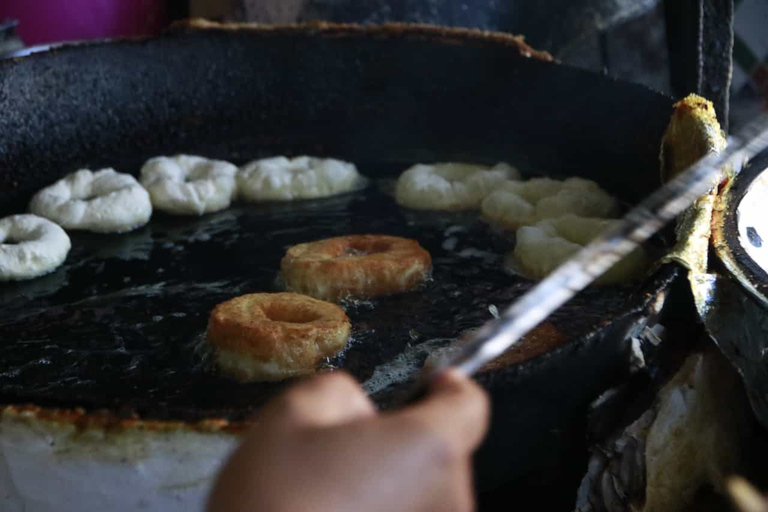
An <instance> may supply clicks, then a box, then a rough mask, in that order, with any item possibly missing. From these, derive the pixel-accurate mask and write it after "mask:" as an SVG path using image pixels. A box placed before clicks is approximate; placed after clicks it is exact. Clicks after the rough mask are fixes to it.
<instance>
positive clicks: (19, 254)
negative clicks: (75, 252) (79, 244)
mask: <svg viewBox="0 0 768 512" xmlns="http://www.w3.org/2000/svg"><path fill="white" fill-rule="evenodd" d="M8 241H10V242H13V243H6V242H8ZM71 247H72V244H71V243H70V241H69V236H67V233H66V232H65V231H64V230H63V229H61V228H60V227H59V226H57V225H56V224H54V223H53V222H51V221H49V220H48V219H44V218H42V217H38V216H36V215H29V214H25V215H13V216H11V217H6V218H4V219H0V281H22V280H25V279H32V278H35V277H39V276H42V275H45V274H48V273H49V272H53V271H54V270H55V269H56V268H58V267H59V265H61V264H62V263H64V260H66V259H67V254H69V249H70V248H71Z"/></svg>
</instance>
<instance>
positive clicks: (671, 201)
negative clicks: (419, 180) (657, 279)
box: [418, 113, 768, 389]
mask: <svg viewBox="0 0 768 512" xmlns="http://www.w3.org/2000/svg"><path fill="white" fill-rule="evenodd" d="M767 147H768V114H765V113H764V114H761V115H760V116H758V117H757V118H756V119H755V120H754V121H752V122H751V123H749V124H748V125H747V126H745V127H744V128H743V129H742V130H740V131H739V133H738V134H736V135H735V136H733V137H731V138H730V140H729V144H728V147H727V148H726V149H725V150H724V151H722V152H721V153H719V154H715V153H710V154H709V155H707V156H705V157H704V158H702V159H701V160H699V161H698V162H697V163H695V164H694V165H692V166H691V167H690V168H689V169H688V170H686V171H685V172H683V173H681V174H679V175H678V176H677V177H675V178H674V179H673V180H671V181H669V182H668V183H667V184H666V185H664V186H663V187H662V188H660V189H659V190H657V191H656V192H654V193H653V194H652V195H650V196H649V197H648V198H646V199H645V200H644V201H643V202H641V203H640V204H639V205H638V206H636V207H635V208H633V209H632V210H631V211H630V212H629V213H628V214H627V215H626V216H625V217H624V218H623V219H622V220H621V221H620V222H619V223H618V224H617V225H616V226H615V227H613V228H612V229H610V230H607V231H606V232H604V233H603V234H602V235H600V236H598V237H597V238H596V239H595V240H593V241H592V242H591V243H589V244H588V245H587V246H585V247H584V248H583V249H581V250H580V251H579V252H578V253H576V254H575V255H574V256H573V257H571V258H570V259H569V260H567V261H566V262H565V263H563V264H562V265H561V266H559V267H558V268H557V269H555V270H554V271H553V272H552V273H551V274H550V275H549V276H547V277H546V278H545V279H544V280H542V281H541V282H539V283H538V284H537V285H536V286H534V287H533V288H531V289H530V290H529V291H528V292H527V293H525V295H523V296H522V297H520V298H519V299H518V300H517V301H515V302H514V303H513V304H512V305H511V306H510V307H509V308H508V309H507V310H506V311H505V312H504V313H503V315H501V316H500V317H499V318H498V319H495V320H492V321H490V322H488V323H486V324H485V325H484V326H483V327H482V328H480V329H479V330H477V331H475V332H474V333H472V335H471V336H470V337H469V338H468V339H466V340H465V344H463V345H462V346H461V347H460V348H459V350H458V351H457V352H456V353H454V354H452V355H450V356H449V357H448V358H446V360H444V361H443V362H442V364H440V365H439V366H433V367H431V368H425V370H424V372H423V373H422V375H421V377H420V380H419V383H418V387H419V388H420V389H423V387H424V386H425V385H426V384H428V383H429V382H430V381H431V380H432V379H433V378H434V377H435V376H436V375H437V374H439V373H440V372H442V371H443V370H444V369H445V368H447V367H456V368H458V369H459V370H460V371H461V372H463V373H465V374H466V375H472V374H473V373H474V372H475V371H477V370H478V369H479V368H481V367H482V366H483V365H485V364H486V363H488V362H489V361H491V360H493V359H495V358H496V357H498V356H500V355H501V354H502V353H504V352H505V351H506V350H508V349H509V348H510V347H512V346H513V345H514V344H515V343H517V342H518V341H519V340H520V339H521V338H522V337H523V336H524V335H525V334H527V333H528V332H529V331H531V330H532V329H533V328H534V327H536V325H538V324H539V323H540V322H541V321H543V320H544V319H546V318H547V317H548V316H549V315H550V314H551V313H552V312H553V311H555V310H556V309H557V308H559V307H560V306H561V305H563V304H564V303H565V302H567V301H568V300H569V299H571V298H572V297H573V296H574V295H576V294H577V293H578V292H580V291H581V290H583V289H584V288H586V287H587V286H588V285H589V284H590V283H592V282H593V281H594V280H595V279H597V278H598V277H600V276H601V275H602V274H604V273H605V272H606V271H608V270H609V269H610V268H611V267H612V266H613V265H614V264H616V263H617V262H618V261H619V260H621V259H622V258H623V257H624V256H626V255H628V254H629V253H630V252H632V251H633V250H634V249H635V248H636V247H638V246H639V245H640V244H642V243H643V242H645V241H646V240H648V238H650V237H651V236H652V235H653V234H654V233H656V232H657V231H659V230H660V229H661V228H662V227H664V225H665V224H667V223H668V222H669V221H671V220H672V219H674V218H675V217H676V216H677V215H679V214H680V213H682V212H683V210H685V209H686V208H687V207H689V206H690V205H691V204H693V202H694V201H696V199H697V198H699V197H700V196H702V195H703V194H705V193H707V191H709V190H711V188H712V186H713V185H715V184H716V182H717V181H719V179H720V177H721V176H722V169H723V168H724V167H725V166H726V165H729V164H735V163H739V164H740V163H742V162H743V161H745V160H747V159H751V158H752V157H753V156H755V155H756V154H757V153H759V152H760V151H762V150H764V149H765V148H767Z"/></svg>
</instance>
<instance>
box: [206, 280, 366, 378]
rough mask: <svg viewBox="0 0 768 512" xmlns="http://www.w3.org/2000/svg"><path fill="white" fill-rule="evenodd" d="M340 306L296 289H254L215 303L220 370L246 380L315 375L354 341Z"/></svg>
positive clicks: (211, 331)
mask: <svg viewBox="0 0 768 512" xmlns="http://www.w3.org/2000/svg"><path fill="white" fill-rule="evenodd" d="M350 330H351V326H350V322H349V318H347V315H346V313H344V310H343V309H341V308H340V307H338V306H336V305H335V304H331V303H329V302H324V301H320V300H316V299H313V298H312V297H307V296H305V295H299V294H296V293H254V294H250V295H243V296H241V297H236V298H234V299H231V300H228V301H226V302H223V303H221V304H219V305H218V306H216V307H215V308H214V310H213V312H212V313H211V317H210V320H209V321H208V342H209V343H210V344H211V346H212V347H213V348H214V350H215V351H216V360H217V363H218V365H219V368H220V369H221V370H222V371H223V372H225V373H227V374H229V375H231V376H233V377H235V378H236V379H238V380H241V381H273V380H282V379H287V378H289V377H294V376H298V375H306V374H310V373H314V372H315V369H316V367H317V365H318V364H319V363H320V362H321V361H322V360H323V359H324V358H326V357H332V356H335V355H337V354H338V353H339V352H341V350H342V349H343V348H344V347H345V346H346V344H347V341H348V340H349V334H350Z"/></svg>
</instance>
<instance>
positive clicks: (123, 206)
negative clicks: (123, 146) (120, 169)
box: [29, 169, 152, 233]
mask: <svg viewBox="0 0 768 512" xmlns="http://www.w3.org/2000/svg"><path fill="white" fill-rule="evenodd" d="M29 210H30V211H31V212H32V213H33V214H35V215H38V216H40V217H45V218H47V219H50V220H52V221H53V222H55V223H57V224H58V225H59V226H61V227H63V228H64V229H72V230H75V229H82V230H87V231H95V232H98V233H122V232H126V231H131V230H133V229H136V228H138V227H141V226H143V225H144V224H146V223H147V222H149V218H150V217H151V216H152V203H151V202H150V200H149V194H147V191H146V190H144V188H143V187H142V186H141V185H139V182H138V181H136V178H134V177H133V176H131V175H130V174H122V173H117V172H115V170H114V169H102V170H100V171H96V172H91V171H89V170H88V169H81V170H79V171H77V172H73V173H72V174H69V175H67V176H66V177H65V178H63V179H61V180H59V181H57V182H56V183H54V184H53V185H51V186H49V187H46V188H44V189H43V190H41V191H40V192H38V193H37V194H35V196H34V197H33V198H32V201H31V202H30V205H29Z"/></svg>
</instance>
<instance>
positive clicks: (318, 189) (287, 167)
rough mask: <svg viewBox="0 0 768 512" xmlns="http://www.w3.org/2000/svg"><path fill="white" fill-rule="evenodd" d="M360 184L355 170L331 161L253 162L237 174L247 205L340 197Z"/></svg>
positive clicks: (278, 159)
mask: <svg viewBox="0 0 768 512" xmlns="http://www.w3.org/2000/svg"><path fill="white" fill-rule="evenodd" d="M360 181H361V177H360V174H358V172H357V167H355V165H354V164H351V163H348V162H342V161H341V160H334V159H332V158H314V157H309V156H299V157H296V158H291V159H288V158H286V157H284V156H278V157H274V158H264V159H262V160H254V161H253V162H250V163H248V164H246V165H244V166H243V167H241V168H240V170H239V171H238V173H237V183H238V188H239V190H240V196H241V197H242V198H243V199H245V200H247V201H292V200H295V199H316V198H320V197H328V196H333V195H337V194H343V193H344V192H349V191H350V190H352V189H354V188H355V186H357V185H358V184H359V183H360Z"/></svg>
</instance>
